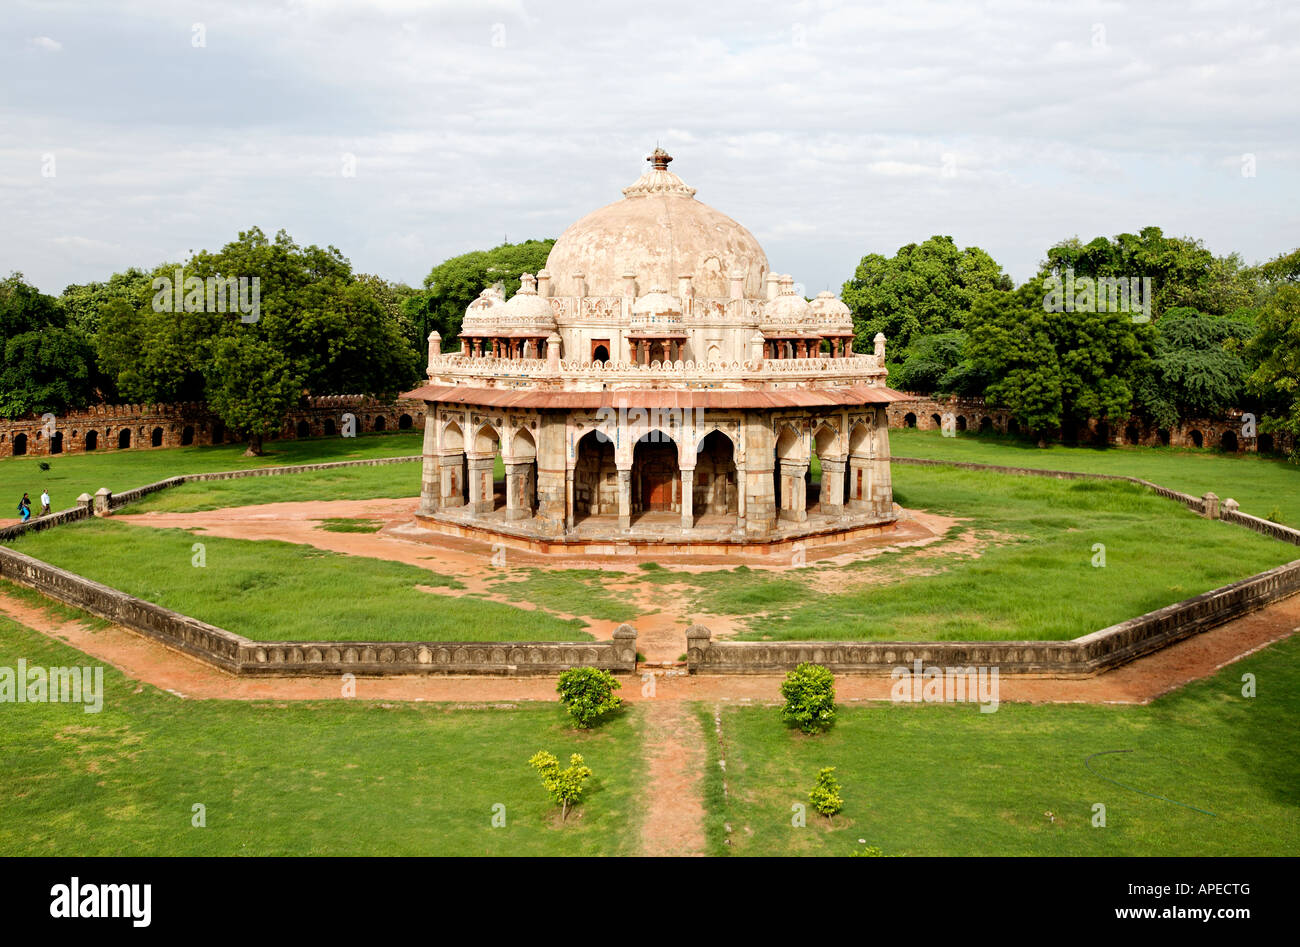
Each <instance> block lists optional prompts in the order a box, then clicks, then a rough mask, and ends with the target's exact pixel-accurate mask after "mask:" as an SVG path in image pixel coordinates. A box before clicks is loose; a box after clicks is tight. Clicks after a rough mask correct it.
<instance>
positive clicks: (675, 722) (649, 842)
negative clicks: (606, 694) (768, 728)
mask: <svg viewBox="0 0 1300 947" xmlns="http://www.w3.org/2000/svg"><path fill="white" fill-rule="evenodd" d="M656 691H657V688H656ZM641 706H642V714H643V715H644V717H645V724H644V725H645V734H644V739H643V740H642V748H643V749H642V751H643V752H644V754H645V761H646V817H645V822H644V823H642V826H641V854H643V855H648V856H651V857H656V858H664V857H667V858H674V857H680V856H683V855H703V854H704V797H703V795H702V790H701V785H700V784H701V782H702V779H701V777H702V774H703V771H704V734H703V733H702V731H701V729H700V724H699V721H698V720H697V719H696V718H695V715H694V713H693V712H692V709H691V705H690V704H688V703H685V702H684V701H680V700H657V699H647V700H646V701H645V702H644V703H642V705H641Z"/></svg>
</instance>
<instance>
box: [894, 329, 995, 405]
mask: <svg viewBox="0 0 1300 947" xmlns="http://www.w3.org/2000/svg"><path fill="white" fill-rule="evenodd" d="M965 354H966V333H965V332H962V331H960V330H954V331H952V332H940V333H936V334H934V335H920V336H917V337H916V338H914V339H913V340H912V344H911V345H910V346H908V348H907V350H906V351H905V352H904V353H903V359H902V364H901V365H900V366H899V367H898V368H896V369H894V370H893V371H891V373H890V379H889V383H890V387H893V388H897V389H899V390H900V391H915V392H921V393H924V394H929V393H931V392H936V391H937V392H942V393H945V394H959V395H966V396H969V397H974V398H978V397H980V396H981V395H983V394H984V388H985V386H986V385H987V384H988V383H989V379H988V378H985V377H984V376H982V375H980V374H979V373H977V372H974V371H972V370H971V366H970V363H968V362H966V361H965Z"/></svg>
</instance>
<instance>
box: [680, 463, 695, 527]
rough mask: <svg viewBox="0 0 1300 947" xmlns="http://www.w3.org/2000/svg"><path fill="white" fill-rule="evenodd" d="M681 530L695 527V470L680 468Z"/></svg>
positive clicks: (692, 468)
mask: <svg viewBox="0 0 1300 947" xmlns="http://www.w3.org/2000/svg"><path fill="white" fill-rule="evenodd" d="M681 478H682V529H684V530H687V531H689V530H691V529H693V528H694V526H695V468H694V467H682V468H681Z"/></svg>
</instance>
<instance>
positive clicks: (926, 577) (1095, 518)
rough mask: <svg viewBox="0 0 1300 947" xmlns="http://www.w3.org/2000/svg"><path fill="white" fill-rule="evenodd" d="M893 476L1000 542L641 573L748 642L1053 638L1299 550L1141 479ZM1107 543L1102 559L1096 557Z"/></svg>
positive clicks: (903, 487)
mask: <svg viewBox="0 0 1300 947" xmlns="http://www.w3.org/2000/svg"><path fill="white" fill-rule="evenodd" d="M893 475H894V496H895V499H896V500H897V502H898V503H900V504H902V505H903V506H905V507H906V508H908V509H917V510H927V511H930V512H935V513H943V514H948V515H952V516H956V517H959V518H960V519H962V520H963V521H964V528H969V529H974V530H975V531H976V533H977V534H979V535H981V536H983V537H985V538H986V539H988V540H989V541H990V543H991V544H992V545H990V546H989V547H987V548H985V549H983V550H982V552H981V553H980V555H979V558H969V557H960V556H957V557H949V558H946V559H943V560H937V559H934V558H932V557H929V556H928V554H927V553H925V552H924V551H922V550H915V549H912V550H903V551H899V552H895V553H889V554H886V555H884V556H881V557H878V558H875V559H872V560H870V561H866V562H861V563H856V564H853V565H849V566H818V565H816V564H815V563H814V564H813V565H811V566H809V567H808V568H806V569H799V570H790V571H787V572H783V573H778V574H774V573H771V572H768V571H762V570H754V569H749V568H746V567H743V566H742V567H740V568H737V569H732V570H726V571H722V572H707V573H698V574H689V573H682V572H674V571H671V570H666V569H648V570H644V571H643V573H642V575H641V581H643V582H647V583H655V584H658V585H661V586H664V587H665V592H664V597H665V599H667V598H669V597H670V596H672V597H678V596H683V595H684V596H686V597H687V598H688V599H689V600H690V602H691V605H692V607H693V608H694V609H695V610H698V611H700V612H706V613H710V614H721V615H734V616H743V617H744V619H745V627H746V629H747V630H746V631H745V632H743V633H742V634H741V635H740V637H742V638H748V639H773V640H841V639H871V638H875V639H883V640H939V641H943V640H955V639H983V640H1000V639H1011V640H1022V639H1023V640H1056V639H1064V638H1074V637H1078V636H1079V635H1082V634H1087V633H1088V632H1091V631H1096V630H1097V629H1099V628H1104V627H1106V626H1107V625H1109V624H1112V623H1114V622H1117V621H1122V620H1123V619H1125V618H1131V617H1133V616H1135V615H1140V614H1143V613H1144V612H1148V611H1152V610H1154V609H1157V608H1161V607H1163V606H1165V605H1169V604H1171V603H1173V602H1177V601H1180V600H1182V599H1184V598H1189V597H1190V596H1193V595H1197V594H1199V593H1201V592H1206V591H1209V590H1210V589H1213V588H1217V587H1218V586H1221V585H1226V584H1227V583H1229V582H1233V581H1235V580H1237V579H1242V578H1245V577H1247V576H1249V575H1252V574H1254V573H1256V572H1260V571H1263V570H1264V569H1268V568H1272V567H1273V566H1277V565H1281V564H1283V563H1285V562H1289V561H1291V560H1292V559H1295V558H1300V550H1297V549H1296V548H1295V547H1294V546H1289V545H1286V544H1284V543H1280V542H1277V541H1276V540H1272V539H1267V538H1265V537H1263V536H1260V535H1257V534H1255V533H1252V532H1250V531H1248V530H1245V529H1242V528H1240V527H1235V526H1231V525H1229V524H1226V523H1217V522H1212V521H1209V520H1205V519H1202V518H1201V517H1199V516H1196V515H1195V514H1193V513H1191V512H1190V511H1188V510H1186V509H1184V508H1183V507H1181V506H1179V505H1178V504H1175V503H1172V502H1170V501H1169V500H1165V499H1162V498H1160V497H1157V496H1155V495H1154V494H1152V493H1150V492H1149V491H1147V490H1145V489H1144V488H1142V487H1138V486H1136V485H1133V484H1126V483H1106V482H1092V481H1063V480H1049V479H1038V478H1031V477H1016V476H1012V475H1007V474H996V473H982V472H974V471H966V470H961V469H958V468H952V467H910V466H904V465H896V466H895V467H894V470H893ZM1097 543H1100V544H1102V545H1103V546H1105V554H1106V560H1105V563H1106V564H1105V567H1104V568H1100V567H1094V566H1093V559H1094V556H1095V555H1096V552H1095V550H1094V548H1093V547H1094V545H1095V544H1097ZM541 581H542V579H541V578H538V579H535V580H531V579H530V580H528V581H525V582H522V583H520V584H519V585H517V586H514V587H513V591H514V594H516V595H524V594H529V593H530V592H531V590H532V589H533V588H534V587H535V583H540V582H541ZM598 582H599V579H594V580H592V585H593V587H594V586H595V585H596V584H597V583H598ZM814 582H815V583H817V584H816V587H815V589H814V586H813V583H814ZM837 589H839V591H837Z"/></svg>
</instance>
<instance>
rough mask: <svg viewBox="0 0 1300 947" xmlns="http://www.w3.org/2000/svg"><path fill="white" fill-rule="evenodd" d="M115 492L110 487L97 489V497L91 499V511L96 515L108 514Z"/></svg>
mask: <svg viewBox="0 0 1300 947" xmlns="http://www.w3.org/2000/svg"><path fill="white" fill-rule="evenodd" d="M112 499H113V493H112V491H110V490H109V489H108V487H100V488H99V489H98V490H96V491H95V497H94V499H93V500H92V501H91V502H92V503H93V507H92V509H91V512H92V513H94V514H95V515H96V516H107V515H108V513H109V503H110V502H112Z"/></svg>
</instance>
